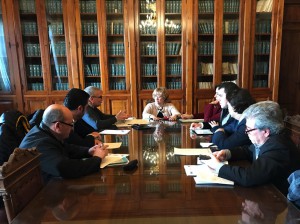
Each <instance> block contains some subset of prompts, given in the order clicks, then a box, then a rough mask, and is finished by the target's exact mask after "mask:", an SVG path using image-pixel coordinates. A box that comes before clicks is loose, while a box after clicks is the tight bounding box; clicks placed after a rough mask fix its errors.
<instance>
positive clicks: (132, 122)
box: [115, 118, 149, 127]
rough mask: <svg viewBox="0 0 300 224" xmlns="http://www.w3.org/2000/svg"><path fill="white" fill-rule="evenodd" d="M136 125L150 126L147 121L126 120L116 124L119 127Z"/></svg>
mask: <svg viewBox="0 0 300 224" xmlns="http://www.w3.org/2000/svg"><path fill="white" fill-rule="evenodd" d="M134 124H149V120H146V119H135V118H133V119H126V120H124V121H118V122H117V123H115V125H116V126H117V127H130V126H132V125H134Z"/></svg>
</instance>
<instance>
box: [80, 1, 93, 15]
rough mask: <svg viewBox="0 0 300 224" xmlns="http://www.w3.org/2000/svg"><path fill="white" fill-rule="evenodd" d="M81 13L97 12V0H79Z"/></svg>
mask: <svg viewBox="0 0 300 224" xmlns="http://www.w3.org/2000/svg"><path fill="white" fill-rule="evenodd" d="M79 7H80V12H81V13H96V0H89V1H79Z"/></svg>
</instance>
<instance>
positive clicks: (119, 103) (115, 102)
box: [106, 97, 131, 114]
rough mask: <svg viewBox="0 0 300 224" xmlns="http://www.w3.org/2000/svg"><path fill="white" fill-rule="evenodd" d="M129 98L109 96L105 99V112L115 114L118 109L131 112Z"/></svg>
mask: <svg viewBox="0 0 300 224" xmlns="http://www.w3.org/2000/svg"><path fill="white" fill-rule="evenodd" d="M130 104H131V103H130V99H128V97H109V98H108V99H107V101H106V108H107V110H106V111H107V113H109V114H117V113H118V112H119V111H120V110H122V111H124V110H125V111H126V113H129V114H131V110H130V108H131V107H130Z"/></svg>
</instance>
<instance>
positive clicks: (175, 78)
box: [164, 0, 182, 89]
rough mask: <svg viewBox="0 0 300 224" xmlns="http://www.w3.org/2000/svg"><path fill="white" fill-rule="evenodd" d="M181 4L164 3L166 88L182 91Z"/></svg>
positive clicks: (179, 0)
mask: <svg viewBox="0 0 300 224" xmlns="http://www.w3.org/2000/svg"><path fill="white" fill-rule="evenodd" d="M181 11H182V3H181V0H175V1H174V0H166V1H165V21H164V28H165V55H166V68H165V69H166V87H167V88H168V89H182V59H181V54H182V43H181V40H182V38H181V35H182V25H181V24H182V21H181V14H182V13H181Z"/></svg>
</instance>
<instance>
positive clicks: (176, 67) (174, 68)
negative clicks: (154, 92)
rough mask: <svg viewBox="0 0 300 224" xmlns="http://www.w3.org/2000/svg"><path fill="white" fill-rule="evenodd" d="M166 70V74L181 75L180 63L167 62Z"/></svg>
mask: <svg viewBox="0 0 300 224" xmlns="http://www.w3.org/2000/svg"><path fill="white" fill-rule="evenodd" d="M166 71H167V74H168V75H181V73H182V66H181V64H180V63H174V64H167V66H166Z"/></svg>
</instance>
